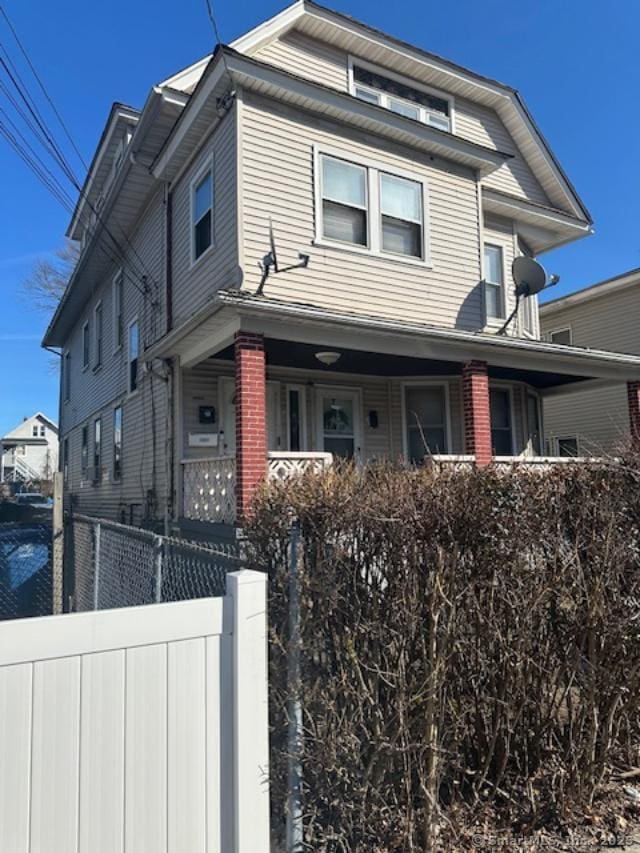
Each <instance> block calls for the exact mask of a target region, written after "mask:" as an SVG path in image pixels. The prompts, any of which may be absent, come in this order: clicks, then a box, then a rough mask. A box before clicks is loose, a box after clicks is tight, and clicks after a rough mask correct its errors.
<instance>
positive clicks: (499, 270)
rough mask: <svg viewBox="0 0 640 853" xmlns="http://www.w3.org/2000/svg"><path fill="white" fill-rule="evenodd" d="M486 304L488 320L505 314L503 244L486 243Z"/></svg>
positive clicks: (498, 318)
mask: <svg viewBox="0 0 640 853" xmlns="http://www.w3.org/2000/svg"><path fill="white" fill-rule="evenodd" d="M484 306H485V314H486V319H487V320H502V319H503V318H504V316H505V299H504V257H503V253H502V246H494V245H491V244H490V243H486V244H485V247H484Z"/></svg>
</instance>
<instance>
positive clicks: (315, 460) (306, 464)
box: [267, 452, 332, 480]
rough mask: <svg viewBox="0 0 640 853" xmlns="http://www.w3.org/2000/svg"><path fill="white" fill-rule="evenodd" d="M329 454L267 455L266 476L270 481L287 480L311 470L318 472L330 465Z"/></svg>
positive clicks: (273, 453)
mask: <svg viewBox="0 0 640 853" xmlns="http://www.w3.org/2000/svg"><path fill="white" fill-rule="evenodd" d="M331 459H332V455H331V453H293V452H290V453H287V452H284V453H282V452H272V453H269V459H268V463H267V476H268V477H269V479H270V480H288V479H289V478H290V477H296V476H298V475H300V474H304V472H305V471H308V470H309V469H311V470H312V471H315V472H320V471H322V470H323V469H324V468H326V467H327V466H328V465H331Z"/></svg>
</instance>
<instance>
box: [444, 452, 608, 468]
mask: <svg viewBox="0 0 640 853" xmlns="http://www.w3.org/2000/svg"><path fill="white" fill-rule="evenodd" d="M475 459H476V458H475V456H473V455H468V454H467V455H459V454H453V453H449V454H447V453H441V454H434V455H433V456H431V457H429V461H431V462H434V463H436V462H437V463H439V464H445V465H447V466H452V467H455V468H466V467H470V466H472V465H473V464H474V463H475ZM599 462H602V460H601V459H597V458H596V457H593V456H494V458H493V461H492V463H491V464H492V466H493V467H495V468H498V469H500V470H507V469H509V468H513V467H514V466H515V465H529V466H531V467H532V468H535V469H536V470H540V469H542V468H547V467H549V466H550V465H597V464H598V463H599Z"/></svg>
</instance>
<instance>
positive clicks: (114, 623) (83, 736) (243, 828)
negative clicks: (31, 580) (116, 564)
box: [0, 570, 269, 853]
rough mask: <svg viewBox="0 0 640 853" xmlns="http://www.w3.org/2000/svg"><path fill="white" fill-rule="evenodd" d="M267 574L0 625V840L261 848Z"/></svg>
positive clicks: (10, 845) (9, 848) (128, 852)
mask: <svg viewBox="0 0 640 853" xmlns="http://www.w3.org/2000/svg"><path fill="white" fill-rule="evenodd" d="M266 655H267V652H266V580H265V575H263V574H260V573H258V572H252V571H246V570H245V571H240V572H235V573H232V574H229V575H228V576H227V594H226V596H224V597H220V598H201V599H198V600H195V601H183V602H178V603H171V604H157V605H149V606H144V607H131V608H123V609H119V610H104V611H100V612H94V613H78V614H68V615H64V616H46V617H41V618H35V619H22V620H16V621H12V622H4V623H2V624H0V850H2V851H6V852H7V853H268V850H269V810H268V807H269V789H268V783H267V777H268V730H267V723H268V721H267V670H266V665H267V664H266Z"/></svg>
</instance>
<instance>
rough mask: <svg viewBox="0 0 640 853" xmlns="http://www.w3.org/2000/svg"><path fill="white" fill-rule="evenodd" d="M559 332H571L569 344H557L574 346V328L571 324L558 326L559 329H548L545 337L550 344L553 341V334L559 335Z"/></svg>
mask: <svg viewBox="0 0 640 853" xmlns="http://www.w3.org/2000/svg"><path fill="white" fill-rule="evenodd" d="M558 332H569V343H568V344H556V346H559V347H567V346H568V347H570V346H573V329H572V328H571V326H569V325H567V326H558V328H557V329H547V331H546V332H545V338H546V340H547V341H548V342H549V343H550V344H552V343H553V335H557V334H558Z"/></svg>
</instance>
